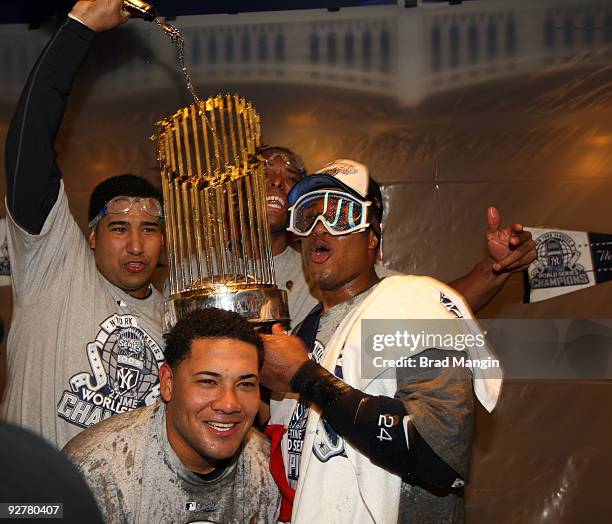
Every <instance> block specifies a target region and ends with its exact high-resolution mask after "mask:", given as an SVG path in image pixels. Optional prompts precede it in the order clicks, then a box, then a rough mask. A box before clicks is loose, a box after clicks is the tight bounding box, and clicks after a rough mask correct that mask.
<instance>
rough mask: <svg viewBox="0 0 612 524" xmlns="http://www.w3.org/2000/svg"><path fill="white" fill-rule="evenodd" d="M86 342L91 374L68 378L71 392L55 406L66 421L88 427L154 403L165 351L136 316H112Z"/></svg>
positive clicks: (86, 373)
mask: <svg viewBox="0 0 612 524" xmlns="http://www.w3.org/2000/svg"><path fill="white" fill-rule="evenodd" d="M100 328H101V329H100V331H99V332H98V336H97V337H96V340H95V341H94V342H90V343H89V344H87V357H88V360H89V365H90V366H91V373H89V372H86V371H85V372H82V373H77V374H76V375H73V376H72V377H71V378H70V391H64V394H63V396H62V398H61V400H60V401H59V403H58V405H57V413H58V415H59V416H60V417H61V418H63V419H64V420H66V421H68V422H70V423H71V424H75V425H77V426H80V427H83V428H87V427H89V426H92V425H93V424H96V423H97V422H100V420H103V419H106V418H109V417H110V416H112V415H115V414H117V413H125V412H126V411H129V410H130V409H134V408H138V407H141V406H145V405H150V404H152V403H153V402H155V401H156V400H157V399H158V398H159V379H158V370H159V366H161V364H162V363H163V360H164V355H163V352H162V350H161V348H160V347H159V345H158V344H157V343H156V342H155V341H154V340H153V339H152V338H151V337H150V336H149V335H148V333H147V332H146V331H144V330H143V329H142V328H140V327H138V323H137V320H136V318H135V317H133V316H132V315H112V316H110V317H109V318H107V319H106V320H105V321H104V322H102V323H101V324H100Z"/></svg>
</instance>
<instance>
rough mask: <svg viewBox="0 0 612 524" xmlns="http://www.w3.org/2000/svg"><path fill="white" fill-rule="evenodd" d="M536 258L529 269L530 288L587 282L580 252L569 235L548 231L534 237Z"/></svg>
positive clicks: (587, 278)
mask: <svg viewBox="0 0 612 524" xmlns="http://www.w3.org/2000/svg"><path fill="white" fill-rule="evenodd" d="M536 249H537V251H538V258H537V260H534V262H533V265H534V266H535V267H534V269H533V270H532V271H531V275H530V276H531V287H532V289H543V288H549V287H560V286H575V285H583V284H588V283H589V277H588V275H587V274H586V271H585V268H584V266H583V265H582V264H578V263H577V262H578V260H579V259H580V255H581V252H580V250H579V249H578V248H577V246H576V243H575V242H574V240H573V239H572V237H570V236H569V235H566V234H565V233H561V232H558V231H550V232H548V233H544V234H543V235H540V236H539V237H537V238H536Z"/></svg>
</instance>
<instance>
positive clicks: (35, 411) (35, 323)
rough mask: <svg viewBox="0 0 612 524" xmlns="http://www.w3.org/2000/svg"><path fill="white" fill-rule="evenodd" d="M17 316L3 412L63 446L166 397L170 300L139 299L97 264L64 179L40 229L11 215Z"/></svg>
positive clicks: (1, 414) (157, 297) (153, 296)
mask: <svg viewBox="0 0 612 524" xmlns="http://www.w3.org/2000/svg"><path fill="white" fill-rule="evenodd" d="M8 241H9V252H10V255H11V272H12V279H13V299H14V305H13V308H14V309H13V319H12V323H11V330H10V333H9V337H8V359H7V364H8V366H7V384H6V389H5V391H4V397H3V402H2V405H1V406H0V418H1V419H4V420H6V421H8V422H12V423H14V424H17V425H20V426H24V427H27V428H29V429H31V430H33V431H34V432H35V433H38V434H39V435H42V436H43V437H45V438H46V439H47V440H49V441H50V442H51V443H53V444H55V445H56V446H57V447H58V448H61V447H63V446H64V445H65V444H66V442H68V441H69V440H70V439H71V438H72V437H74V436H75V435H76V434H77V433H79V432H80V431H82V430H83V429H84V428H87V427H90V426H92V425H93V424H95V423H97V422H100V421H101V420H104V419H106V418H108V417H110V416H112V415H115V414H117V413H123V412H126V411H128V410H130V409H134V408H136V407H140V406H144V405H149V404H153V403H154V402H155V401H156V400H157V399H158V398H159V380H158V369H159V366H160V365H161V364H162V362H163V352H162V347H163V346H162V343H163V342H162V337H161V315H162V304H163V298H162V296H161V295H160V294H159V293H158V292H157V291H156V290H153V291H152V293H151V295H150V296H149V297H148V298H146V299H142V300H139V299H136V298H133V297H131V296H130V295H128V294H127V293H125V292H123V291H122V290H121V289H119V288H117V287H116V286H114V285H112V284H111V283H110V282H108V281H107V280H106V279H105V278H104V277H103V276H102V275H101V274H100V273H99V272H98V270H97V269H96V264H95V260H94V256H93V252H92V250H91V249H90V247H89V245H88V243H87V241H86V239H85V236H84V235H83V233H82V232H81V230H80V229H79V227H78V225H77V223H76V222H75V220H74V218H73V217H72V215H71V214H70V210H69V209H68V199H67V198H66V194H65V192H64V186H63V183H62V185H61V187H60V192H59V195H58V199H57V202H56V203H55V205H54V207H53V209H52V210H51V212H50V213H49V216H48V217H47V220H46V221H45V224H44V226H43V228H42V230H41V232H40V234H39V235H31V234H29V233H27V232H26V231H24V230H23V229H21V228H20V227H19V226H18V225H17V224H16V223H15V222H14V221H13V220H12V218H11V217H10V216H9V217H8Z"/></svg>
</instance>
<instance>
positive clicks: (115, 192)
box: [87, 173, 164, 222]
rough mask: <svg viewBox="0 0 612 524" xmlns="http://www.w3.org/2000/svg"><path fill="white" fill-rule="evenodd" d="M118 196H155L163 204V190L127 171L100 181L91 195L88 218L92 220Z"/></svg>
mask: <svg viewBox="0 0 612 524" xmlns="http://www.w3.org/2000/svg"><path fill="white" fill-rule="evenodd" d="M117 196H130V197H145V198H146V197H153V198H156V199H157V200H159V202H160V203H161V204H162V205H163V203H164V200H163V198H162V195H161V192H160V191H159V189H157V188H156V187H155V186H154V185H153V184H151V182H149V181H148V180H146V179H145V178H143V177H141V176H138V175H132V174H131V173H127V174H125V175H118V176H113V177H111V178H107V179H106V180H104V181H103V182H100V183H99V184H98V185H97V186H96V187H95V188H94V190H93V191H92V193H91V197H89V212H88V218H87V220H88V221H89V222H91V221H92V220H93V219H94V217H95V216H97V214H98V213H99V212H100V210H101V209H102V208H103V207H104V206H105V205H106V203H107V202H108V201H109V200H112V199H113V198H115V197H117Z"/></svg>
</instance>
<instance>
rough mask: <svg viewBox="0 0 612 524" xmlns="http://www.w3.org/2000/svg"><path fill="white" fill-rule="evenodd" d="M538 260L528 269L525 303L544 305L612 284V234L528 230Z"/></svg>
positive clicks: (529, 228)
mask: <svg viewBox="0 0 612 524" xmlns="http://www.w3.org/2000/svg"><path fill="white" fill-rule="evenodd" d="M525 229H528V230H529V231H531V234H532V235H533V239H534V241H535V243H536V250H537V252H538V258H537V259H536V260H534V261H533V262H532V263H531V264H530V265H529V268H528V269H527V278H526V279H525V302H540V301H541V300H546V299H547V298H552V297H556V296H558V295H565V294H566V293H571V292H572V291H578V290H579V289H584V288H587V287H591V286H594V285H595V284H601V283H602V282H607V281H608V280H612V234H606V233H587V232H584V231H563V230H560V229H539V228H535V227H526V228H525Z"/></svg>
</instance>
